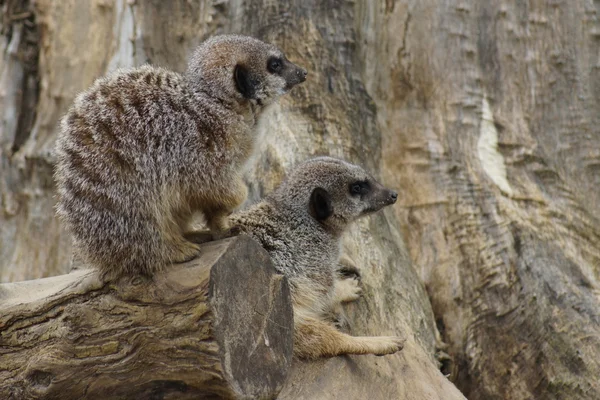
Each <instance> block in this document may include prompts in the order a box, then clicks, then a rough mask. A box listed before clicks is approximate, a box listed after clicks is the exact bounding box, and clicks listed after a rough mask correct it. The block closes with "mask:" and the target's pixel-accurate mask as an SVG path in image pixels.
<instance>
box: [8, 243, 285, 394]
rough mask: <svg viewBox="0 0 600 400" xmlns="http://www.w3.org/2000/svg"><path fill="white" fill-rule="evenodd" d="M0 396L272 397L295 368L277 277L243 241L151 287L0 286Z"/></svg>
mask: <svg viewBox="0 0 600 400" xmlns="http://www.w3.org/2000/svg"><path fill="white" fill-rule="evenodd" d="M0 304H1V305H0V360H1V362H0V382H2V383H1V384H0V398H2V399H15V400H16V399H19V400H20V399H41V398H43V399H61V400H66V399H81V398H86V399H113V398H131V399H134V398H135V399H150V398H177V399H187V398H190V399H197V398H274V397H276V395H277V393H278V392H279V391H280V390H281V388H282V387H283V383H284V380H285V378H286V376H287V373H288V369H289V367H290V364H291V359H292V327H293V319H292V310H291V303H290V295H289V289H288V285H287V283H286V279H285V278H284V277H283V276H282V275H278V274H276V273H275V270H274V268H273V266H272V264H271V261H270V258H269V256H268V254H267V253H266V252H265V251H264V250H263V249H262V248H261V247H260V246H259V245H258V244H257V243H256V242H254V241H253V240H251V239H249V238H248V237H244V236H240V237H237V238H233V239H227V240H223V241H219V242H212V243H208V244H205V245H203V247H202V255H201V256H200V257H199V258H198V259H196V260H193V261H191V262H189V263H187V264H181V265H176V266H173V267H172V268H170V269H169V270H168V271H166V272H164V273H161V274H159V275H157V276H156V277H155V278H154V279H153V280H148V279H142V278H133V279H122V280H121V281H119V282H117V283H115V284H103V283H102V282H101V281H100V280H99V279H98V275H97V274H96V273H95V272H94V271H92V270H83V269H82V270H77V271H74V272H72V273H70V274H67V275H61V276H57V277H52V278H45V279H40V280H34V281H26V282H19V283H10V284H3V285H0Z"/></svg>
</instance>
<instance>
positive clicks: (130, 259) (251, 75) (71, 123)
mask: <svg viewBox="0 0 600 400" xmlns="http://www.w3.org/2000/svg"><path fill="white" fill-rule="evenodd" d="M306 75H307V73H306V71H305V70H304V69H303V68H301V67H298V66H296V65H294V64H293V63H291V62H290V61H289V60H288V59H287V58H286V57H285V55H284V54H283V53H282V51H281V50H279V49H278V48H277V47H275V46H274V45H271V44H268V43H264V42H262V41H260V40H258V39H254V38H251V37H247V36H239V35H223V36H215V37H213V38H211V39H209V40H207V41H205V42H204V43H202V44H201V45H200V46H199V47H198V48H197V49H196V50H195V52H194V53H193V55H192V56H191V58H190V61H189V63H188V68H187V71H186V72H185V73H183V74H179V73H176V72H172V71H169V70H167V69H163V68H158V67H153V66H149V65H145V66H142V67H139V68H133V69H125V70H118V71H116V72H114V73H112V74H109V75H108V76H106V77H103V78H100V79H98V80H96V82H95V83H94V84H93V85H92V86H91V87H90V88H89V89H88V90H86V91H85V92H83V93H81V94H80V95H78V96H77V97H76V99H75V101H74V104H73V105H72V107H71V108H70V109H69V111H68V112H67V114H66V115H65V116H64V117H63V118H62V121H61V125H60V133H59V136H58V140H57V143H56V156H57V163H56V168H55V180H56V185H57V192H58V196H57V207H56V208H57V214H58V216H59V218H60V219H62V220H63V221H64V222H65V223H66V226H67V227H68V229H69V230H70V231H71V233H72V235H73V239H74V245H75V249H76V252H77V255H78V256H79V257H81V258H82V259H83V261H84V262H86V263H89V264H92V265H94V266H96V267H98V268H99V269H100V271H101V272H102V276H103V277H104V278H106V279H114V278H118V277H120V276H122V275H147V276H151V275H153V274H154V273H155V272H157V271H159V270H161V269H162V268H163V267H164V266H166V265H168V264H172V263H178V262H184V261H187V260H190V259H192V258H194V257H195V256H196V255H197V254H198V252H199V246H198V244H196V243H192V242H191V241H189V240H187V239H186V238H185V237H184V233H185V232H184V231H185V229H186V226H185V225H186V223H187V222H188V220H189V218H190V217H191V215H192V214H193V213H195V212H201V213H203V214H204V216H205V218H206V220H207V225H208V227H209V229H210V231H211V232H213V233H215V235H216V236H218V235H219V233H220V232H224V231H226V230H227V225H226V223H227V216H228V215H229V214H230V213H231V211H232V210H233V209H235V208H236V207H237V206H239V205H240V204H241V203H242V202H243V201H244V200H245V198H246V195H247V188H246V186H245V184H244V183H243V181H242V178H241V175H242V172H243V171H242V168H243V165H244V163H245V162H246V161H247V159H248V158H249V156H250V155H251V152H252V149H253V144H254V140H255V127H256V125H257V122H258V119H259V117H260V115H261V114H262V112H263V111H264V109H265V107H267V106H268V105H269V104H271V103H273V102H274V101H275V100H276V99H277V98H278V97H279V96H281V95H283V94H285V93H286V92H288V91H289V90H290V89H291V88H292V87H294V86H295V85H297V84H299V83H301V82H303V81H304V80H305V79H306Z"/></svg>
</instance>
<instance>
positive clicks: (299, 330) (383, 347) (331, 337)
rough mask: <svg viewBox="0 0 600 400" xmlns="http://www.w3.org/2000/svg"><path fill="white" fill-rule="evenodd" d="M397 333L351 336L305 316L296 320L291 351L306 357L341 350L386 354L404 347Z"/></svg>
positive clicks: (347, 352)
mask: <svg viewBox="0 0 600 400" xmlns="http://www.w3.org/2000/svg"><path fill="white" fill-rule="evenodd" d="M404 342H405V339H403V338H400V337H397V336H350V335H348V334H345V333H343V332H340V331H338V330H337V329H335V327H333V326H332V325H330V324H329V323H327V322H325V321H321V320H318V319H316V318H310V317H304V318H298V319H297V320H295V327H294V354H295V355H296V356H297V357H300V358H305V359H315V358H320V357H335V356H340V355H344V354H375V355H379V356H382V355H386V354H393V353H396V352H398V351H400V350H402V348H403V347H404Z"/></svg>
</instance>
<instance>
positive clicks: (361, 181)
mask: <svg viewBox="0 0 600 400" xmlns="http://www.w3.org/2000/svg"><path fill="white" fill-rule="evenodd" d="M272 198H273V199H274V200H275V201H276V202H278V203H280V204H285V205H287V206H289V208H290V209H291V210H302V212H303V213H307V214H308V215H310V217H311V218H314V219H315V220H316V221H318V222H319V223H321V224H322V225H324V226H325V227H326V228H328V229H329V230H331V231H333V232H335V233H341V232H342V231H344V229H346V227H348V225H350V224H351V223H352V222H353V221H355V220H356V219H358V218H360V217H363V216H365V215H368V214H371V213H374V212H376V211H379V210H380V209H382V208H383V207H385V206H388V205H391V204H394V203H395V202H396V200H397V198H398V193H396V192H395V191H393V190H391V189H388V188H386V187H384V186H383V185H382V184H381V183H379V182H377V181H376V180H375V179H374V178H373V177H372V176H371V175H370V174H369V173H368V172H366V171H365V170H364V169H362V168H361V167H359V166H358V165H354V164H350V163H348V162H345V161H342V160H338V159H335V158H331V157H318V158H313V159H311V160H308V161H305V162H304V163H302V164H300V165H299V166H298V167H296V168H295V169H294V170H293V171H292V172H291V174H290V175H289V176H288V177H287V178H286V180H285V181H284V182H283V183H282V184H281V186H280V187H279V188H278V189H276V190H275V192H274V193H273V195H272Z"/></svg>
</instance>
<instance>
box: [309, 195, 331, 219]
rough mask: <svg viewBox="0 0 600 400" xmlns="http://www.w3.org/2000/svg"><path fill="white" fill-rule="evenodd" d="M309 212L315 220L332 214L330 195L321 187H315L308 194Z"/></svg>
mask: <svg viewBox="0 0 600 400" xmlns="http://www.w3.org/2000/svg"><path fill="white" fill-rule="evenodd" d="M309 209H310V214H311V215H312V216H313V217H314V218H315V219H316V220H317V221H323V220H326V219H327V218H329V217H331V215H332V214H333V205H332V204H331V195H330V194H329V192H327V190H325V189H323V188H320V187H318V188H316V189H315V190H313V192H312V193H311V195H310V202H309Z"/></svg>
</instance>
